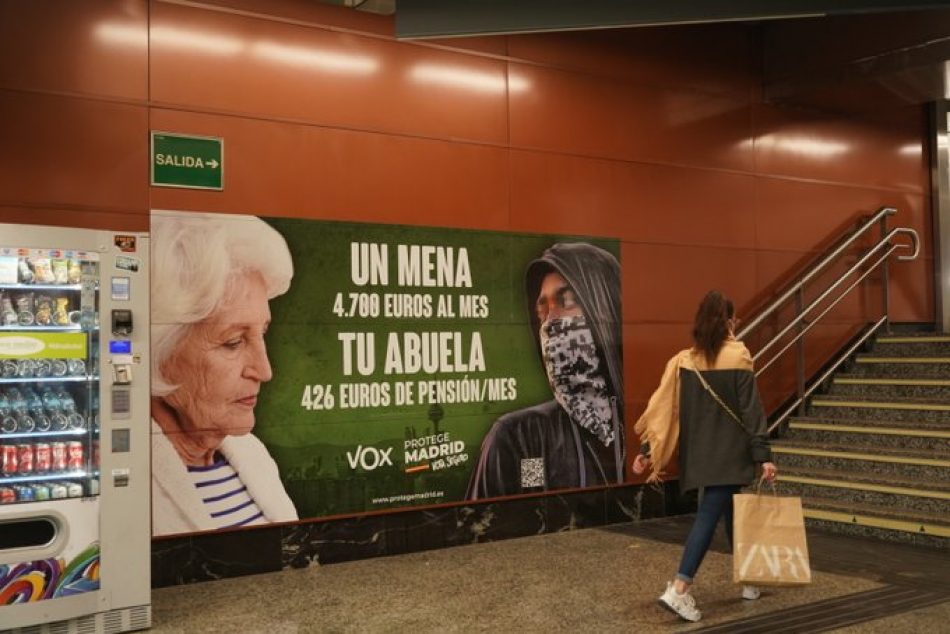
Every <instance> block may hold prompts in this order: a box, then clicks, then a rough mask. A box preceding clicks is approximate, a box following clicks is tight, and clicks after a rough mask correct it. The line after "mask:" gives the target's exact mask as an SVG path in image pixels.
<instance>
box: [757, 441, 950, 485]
mask: <svg viewBox="0 0 950 634" xmlns="http://www.w3.org/2000/svg"><path fill="white" fill-rule="evenodd" d="M772 453H773V454H774V457H773V460H774V461H775V462H776V464H777V465H778V466H779V469H780V470H784V469H786V468H790V469H795V470H798V471H805V470H809V471H810V470H813V469H820V470H828V471H861V472H865V473H868V474H871V475H873V476H875V477H892V476H896V477H900V478H907V479H916V480H920V481H937V482H946V481H947V480H948V475H950V472H948V469H950V454H947V453H946V452H941V451H933V450H926V451H924V450H910V449H895V448H892V447H879V446H871V445H866V444H865V445H858V444H850V445H843V446H842V445H830V444H828V443H820V442H803V441H797V440H794V439H782V440H776V441H773V443H772Z"/></svg>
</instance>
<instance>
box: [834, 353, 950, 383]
mask: <svg viewBox="0 0 950 634" xmlns="http://www.w3.org/2000/svg"><path fill="white" fill-rule="evenodd" d="M942 358H944V357H927V358H921V357H916V356H915V357H893V356H891V357H868V356H863V357H862V356H859V357H858V358H857V359H855V362H854V363H849V364H848V365H849V366H850V367H848V368H847V369H846V371H847V372H848V374H850V375H852V376H862V377H865V376H873V377H876V378H879V377H895V378H901V379H918V378H926V379H950V366H948V365H947V364H946V363H945V362H943V361H941V359H942Z"/></svg>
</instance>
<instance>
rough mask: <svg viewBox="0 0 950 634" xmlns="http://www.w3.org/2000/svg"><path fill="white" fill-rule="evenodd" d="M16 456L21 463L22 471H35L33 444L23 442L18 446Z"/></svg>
mask: <svg viewBox="0 0 950 634" xmlns="http://www.w3.org/2000/svg"><path fill="white" fill-rule="evenodd" d="M16 449H17V452H16V457H17V460H18V461H19V463H20V473H33V445H28V444H25V443H24V444H22V445H17V447H16Z"/></svg>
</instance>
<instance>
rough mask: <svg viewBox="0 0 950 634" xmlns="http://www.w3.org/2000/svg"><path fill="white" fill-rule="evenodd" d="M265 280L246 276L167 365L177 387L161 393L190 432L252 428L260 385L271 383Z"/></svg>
mask: <svg viewBox="0 0 950 634" xmlns="http://www.w3.org/2000/svg"><path fill="white" fill-rule="evenodd" d="M269 324H270V308H269V307H268V305H267V293H266V290H265V287H264V280H263V279H261V277H260V275H256V274H254V275H247V276H244V277H239V278H237V279H236V280H235V281H234V286H233V290H232V291H231V292H230V293H229V294H228V296H226V297H225V299H224V301H223V302H221V304H220V305H219V306H218V308H217V310H215V312H214V313H212V314H211V315H210V316H209V317H208V318H207V319H205V320H204V321H202V322H199V323H197V324H195V325H194V326H192V328H191V331H190V333H189V334H188V335H187V336H185V337H184V338H183V339H182V341H181V343H180V344H179V345H178V348H177V349H176V350H175V352H174V353H173V354H172V355H171V357H170V358H169V361H168V362H167V363H166V365H165V368H164V369H165V374H166V376H167V377H168V379H169V380H170V381H171V382H172V383H173V384H175V385H178V386H179V388H178V389H177V390H175V391H174V392H172V393H171V394H169V395H168V396H167V397H165V400H166V402H167V403H168V404H169V405H170V406H171V407H172V408H173V409H175V410H176V412H177V413H178V415H179V417H180V418H181V419H182V423H183V424H184V425H185V427H186V429H188V430H189V431H198V432H206V433H210V434H212V435H217V436H221V437H222V438H223V437H224V436H227V435H238V436H239V435H242V434H246V433H248V432H250V431H251V429H252V428H253V427H254V406H255V405H256V404H257V393H258V392H259V391H260V388H261V383H263V382H265V381H269V380H270V379H271V376H273V374H272V372H271V367H270V362H269V361H268V360H267V348H266V346H265V345H264V333H265V332H266V331H267V326H268V325H269Z"/></svg>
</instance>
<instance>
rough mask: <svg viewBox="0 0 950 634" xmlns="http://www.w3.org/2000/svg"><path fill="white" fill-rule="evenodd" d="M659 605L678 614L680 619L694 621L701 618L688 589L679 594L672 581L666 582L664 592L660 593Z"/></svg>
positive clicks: (701, 615) (700, 613)
mask: <svg viewBox="0 0 950 634" xmlns="http://www.w3.org/2000/svg"><path fill="white" fill-rule="evenodd" d="M659 602H660V605H662V606H663V607H664V608H666V609H667V610H669V611H671V612H673V613H674V614H677V615H679V617H680V618H681V619H685V620H687V621H692V622H694V623H695V622H696V621H698V620H699V619H701V618H703V614H702V612H700V611H699V610H698V609H697V608H696V600H695V599H693V595H691V594H690V593H689V590H687V591H686V592H684V593H683V594H680V593H679V592H677V591H676V590H675V589H674V588H673V582H672V581H670V582H667V584H666V592H664V593H663V594H661V595H660V598H659Z"/></svg>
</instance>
